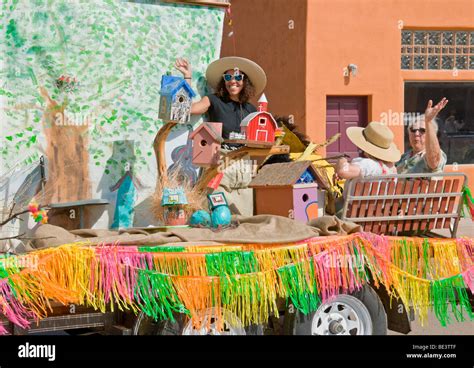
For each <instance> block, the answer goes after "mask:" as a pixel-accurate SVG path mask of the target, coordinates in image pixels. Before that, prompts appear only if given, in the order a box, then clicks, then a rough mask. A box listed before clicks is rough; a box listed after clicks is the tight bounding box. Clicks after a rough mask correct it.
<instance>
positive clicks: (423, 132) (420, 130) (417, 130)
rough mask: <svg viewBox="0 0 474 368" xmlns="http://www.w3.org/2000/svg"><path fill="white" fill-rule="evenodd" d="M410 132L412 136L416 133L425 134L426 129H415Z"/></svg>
mask: <svg viewBox="0 0 474 368" xmlns="http://www.w3.org/2000/svg"><path fill="white" fill-rule="evenodd" d="M410 132H412V133H413V134H415V133H416V132H420V134H425V133H426V129H425V128H417V129H414V128H410Z"/></svg>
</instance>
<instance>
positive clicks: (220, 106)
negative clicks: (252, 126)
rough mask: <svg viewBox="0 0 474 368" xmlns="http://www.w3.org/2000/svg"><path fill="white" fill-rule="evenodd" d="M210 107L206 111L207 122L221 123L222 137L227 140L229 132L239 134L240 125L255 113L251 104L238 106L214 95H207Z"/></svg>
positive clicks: (254, 108) (236, 103)
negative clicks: (249, 115)
mask: <svg viewBox="0 0 474 368" xmlns="http://www.w3.org/2000/svg"><path fill="white" fill-rule="evenodd" d="M207 97H208V98H209V101H210V102H211V106H210V107H209V109H208V110H207V114H208V116H209V121H212V122H221V123H222V137H223V138H224V139H228V138H229V134H230V132H240V123H241V122H242V120H243V119H244V118H245V117H246V116H247V115H248V114H250V113H252V112H255V111H257V109H256V107H255V106H254V105H252V104H251V103H248V102H246V103H244V104H240V103H239V102H235V101H232V100H228V101H223V100H222V99H221V98H220V97H217V96H216V95H214V94H210V95H207Z"/></svg>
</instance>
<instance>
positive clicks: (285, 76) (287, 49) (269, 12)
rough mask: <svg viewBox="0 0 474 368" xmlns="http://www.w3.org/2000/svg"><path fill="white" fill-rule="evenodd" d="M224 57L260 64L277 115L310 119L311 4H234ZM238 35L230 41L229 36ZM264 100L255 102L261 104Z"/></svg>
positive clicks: (237, 0)
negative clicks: (308, 55) (307, 90)
mask: <svg viewBox="0 0 474 368" xmlns="http://www.w3.org/2000/svg"><path fill="white" fill-rule="evenodd" d="M231 13H232V21H233V23H232V27H230V26H229V24H228V18H226V19H225V23H224V32H223V36H222V49H221V56H232V55H237V56H242V57H246V58H249V59H251V60H254V61H255V62H257V63H258V64H259V65H261V66H262V68H263V69H264V70H265V72H266V74H267V79H268V83H267V87H266V89H265V95H266V96H267V99H268V108H269V110H270V111H271V112H272V113H273V114H274V115H293V116H294V121H295V122H296V123H298V124H299V125H302V124H303V122H304V119H305V112H306V109H305V103H306V97H305V80H306V74H305V72H306V69H305V64H306V23H307V22H306V14H307V2H306V0H291V1H288V0H232V7H231ZM230 32H233V35H232V36H231V37H229V33H230ZM258 97H259V96H256V98H254V99H253V101H252V102H253V103H256V101H257V100H258Z"/></svg>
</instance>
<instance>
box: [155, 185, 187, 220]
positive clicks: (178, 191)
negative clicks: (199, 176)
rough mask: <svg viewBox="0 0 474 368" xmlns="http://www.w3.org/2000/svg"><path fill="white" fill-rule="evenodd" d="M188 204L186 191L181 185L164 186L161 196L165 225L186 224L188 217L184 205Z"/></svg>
mask: <svg viewBox="0 0 474 368" xmlns="http://www.w3.org/2000/svg"><path fill="white" fill-rule="evenodd" d="M187 204H188V200H187V198H186V193H185V192H184V189H183V188H182V187H177V188H164V189H163V195H162V197H161V206H162V207H163V209H164V211H163V217H164V220H165V225H169V226H177V225H186V223H187V221H188V219H187V216H186V211H185V206H186V205H187Z"/></svg>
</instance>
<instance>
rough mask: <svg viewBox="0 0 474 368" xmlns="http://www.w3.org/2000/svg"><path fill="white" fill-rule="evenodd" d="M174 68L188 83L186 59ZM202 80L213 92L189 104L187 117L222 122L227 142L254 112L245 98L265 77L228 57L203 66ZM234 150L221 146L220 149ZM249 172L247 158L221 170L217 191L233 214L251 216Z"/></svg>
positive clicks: (242, 60) (259, 87) (251, 65)
mask: <svg viewBox="0 0 474 368" xmlns="http://www.w3.org/2000/svg"><path fill="white" fill-rule="evenodd" d="M175 67H176V69H178V70H179V71H180V72H181V73H183V76H184V78H185V79H186V80H187V81H188V82H191V77H192V72H191V65H190V63H189V62H188V61H187V60H186V59H182V58H179V59H177V60H176V63H175ZM206 79H207V83H208V84H209V86H210V87H212V88H213V89H214V93H212V94H209V95H207V96H204V97H203V98H202V99H201V100H200V101H197V102H195V103H193V104H192V106H191V114H205V113H207V114H208V117H209V121H214V122H222V136H223V138H224V139H228V138H229V135H230V133H231V132H240V123H241V122H242V120H243V119H244V118H245V117H246V116H247V115H248V114H250V113H252V112H255V111H257V109H256V108H255V106H254V105H252V104H251V103H249V99H250V98H251V97H252V96H254V95H259V94H261V93H262V92H263V90H264V89H265V85H266V84H267V77H266V75H265V72H264V71H263V69H262V68H261V67H260V66H259V65H258V64H256V63H254V62H253V61H251V60H249V59H245V58H242V57H237V56H231V57H224V58H221V59H219V60H216V61H214V62H212V63H211V64H210V65H209V66H208V67H207V70H206ZM235 147H236V146H235V145H224V150H225V149H234V148H235ZM252 172H253V165H252V162H251V161H250V160H248V157H247V158H245V159H242V160H240V161H238V162H235V163H234V164H232V165H230V166H229V167H226V168H225V169H224V176H223V178H222V180H221V183H220V186H219V188H217V191H223V192H225V194H226V198H227V201H228V202H229V206H230V208H231V210H232V212H233V213H234V214H241V215H246V216H252V215H253V191H252V189H250V188H248V184H249V183H250V181H251V180H252Z"/></svg>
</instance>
